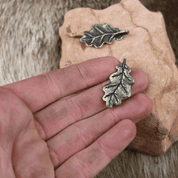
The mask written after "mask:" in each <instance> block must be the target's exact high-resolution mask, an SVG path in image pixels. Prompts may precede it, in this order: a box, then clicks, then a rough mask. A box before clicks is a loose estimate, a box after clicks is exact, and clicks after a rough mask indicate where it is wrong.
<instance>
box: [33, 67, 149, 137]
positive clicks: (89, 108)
mask: <svg viewBox="0 0 178 178" xmlns="http://www.w3.org/2000/svg"><path fill="white" fill-rule="evenodd" d="M131 75H132V77H133V78H134V79H135V83H134V85H132V96H133V95H135V94H137V93H139V92H142V91H144V90H145V88H146V87H147V84H148V80H147V77H146V75H145V74H144V72H142V71H141V70H138V69H132V72H131ZM108 82H109V81H106V82H104V83H102V84H98V85H96V86H94V87H92V88H90V89H87V90H85V91H83V92H81V93H77V94H75V95H73V96H71V97H69V98H65V99H62V100H59V101H57V102H55V103H53V104H51V105H49V106H48V107H46V108H45V109H43V110H41V111H39V112H37V113H35V115H34V116H35V118H36V120H35V124H36V127H37V129H38V131H39V133H40V135H41V137H42V138H43V139H49V138H50V137H52V136H53V135H55V134H57V133H58V132H60V131H61V130H63V129H64V128H66V127H67V126H68V125H70V124H72V123H74V122H76V121H79V120H81V119H84V118H87V117H90V116H92V115H94V114H96V113H98V112H99V111H101V110H103V109H104V108H105V107H106V102H104V101H103V100H102V97H103V95H104V92H103V90H102V88H103V86H104V85H105V84H106V83H108Z"/></svg>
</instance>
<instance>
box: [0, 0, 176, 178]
mask: <svg viewBox="0 0 178 178" xmlns="http://www.w3.org/2000/svg"><path fill="white" fill-rule="evenodd" d="M118 2H119V0H28V1H23V0H21V1H19V0H10V1H9V0H1V1H0V35H1V36H0V86H2V85H5V84H8V83H12V82H16V81H19V80H22V79H25V78H29V77H32V76H36V75H39V74H41V73H44V72H47V71H49V70H55V69H57V68H58V64H59V60H60V56H61V49H60V46H61V40H60V38H59V35H58V29H59V27H60V26H61V25H62V24H63V21H64V14H65V13H66V12H67V11H69V10H71V9H73V8H77V7H90V8H93V9H104V8H106V7H108V6H110V5H112V4H115V3H118ZM141 2H142V3H143V4H144V5H145V6H146V7H147V8H148V9H149V10H152V11H161V12H162V13H163V15H164V18H165V22H166V28H167V32H168V36H169V39H170V42H171V44H172V48H173V50H174V53H175V56H176V59H178V48H177V46H178V31H177V29H178V10H177V7H178V1H177V0H141ZM118 18H119V17H118ZM177 64H178V62H177ZM177 150H178V143H175V144H174V145H173V146H172V147H171V148H170V149H169V150H168V151H167V152H166V153H165V154H164V155H161V156H150V155H146V154H144V153H139V152H137V151H134V150H129V149H126V150H124V151H123V152H122V153H121V154H120V155H118V156H117V157H116V158H115V159H114V160H113V161H112V162H111V163H110V164H109V165H108V166H107V167H106V168H105V169H104V170H103V171H101V172H100V174H99V175H97V176H96V177H97V178H177V177H178V170H177V168H178V161H177V159H178V158H177V157H178V152H177Z"/></svg>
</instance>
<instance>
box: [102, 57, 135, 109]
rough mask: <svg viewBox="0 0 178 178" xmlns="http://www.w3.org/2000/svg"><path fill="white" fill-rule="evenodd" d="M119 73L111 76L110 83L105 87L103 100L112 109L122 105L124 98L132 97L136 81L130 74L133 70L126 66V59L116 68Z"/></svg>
mask: <svg viewBox="0 0 178 178" xmlns="http://www.w3.org/2000/svg"><path fill="white" fill-rule="evenodd" d="M116 69H117V70H118V71H117V72H115V73H113V74H111V75H110V77H109V79H110V81H111V82H110V83H109V84H107V85H105V86H104V87H103V91H104V92H105V95H104V96H103V100H104V101H106V106H107V107H108V108H112V106H113V105H120V104H121V103H122V98H128V97H130V96H131V86H132V85H133V84H134V83H135V81H134V79H133V78H132V77H131V75H130V74H129V73H130V72H131V69H130V68H129V67H128V66H127V65H126V59H124V61H123V63H121V64H120V65H118V66H116Z"/></svg>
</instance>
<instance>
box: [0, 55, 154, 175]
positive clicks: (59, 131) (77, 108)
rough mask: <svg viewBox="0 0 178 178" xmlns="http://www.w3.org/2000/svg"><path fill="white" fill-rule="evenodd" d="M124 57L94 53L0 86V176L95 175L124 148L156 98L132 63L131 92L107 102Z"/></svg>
mask: <svg viewBox="0 0 178 178" xmlns="http://www.w3.org/2000/svg"><path fill="white" fill-rule="evenodd" d="M119 63H120V62H119V61H118V60H116V59H115V58H113V57H103V58H97V59H92V60H88V61H86V62H83V63H81V64H78V65H73V66H70V67H67V68H64V69H59V70H56V71H50V72H47V73H44V74H42V75H39V76H36V77H32V78H30V79H26V80H22V81H19V82H16V83H13V84H9V85H6V86H3V87H0V177H3V178H5V177H6V178H12V177H14V178H54V177H55V178H71V177H72V178H84V177H85V178H93V177H94V176H95V175H97V174H98V173H99V172H100V171H101V170H102V169H103V168H104V167H105V166H106V165H107V164H109V162H110V161H111V160H112V159H113V158H114V157H116V156H117V155H118V154H119V153H120V152H122V150H124V149H125V148H126V147H127V145H128V144H129V143H130V142H131V141H132V140H133V138H134V137H135V135H136V126H135V123H137V122H138V121H140V120H141V119H143V118H145V117H146V116H148V115H149V114H150V112H151V111H152V102H151V100H150V99H149V98H148V97H147V96H146V95H144V94H141V93H140V92H142V91H144V90H145V88H146V87H147V77H146V75H145V74H144V73H143V72H142V71H140V70H138V69H132V72H131V73H130V74H131V75H132V77H133V78H134V80H135V84H134V85H133V86H132V97H131V98H129V99H127V100H125V101H123V102H122V104H121V105H120V106H114V107H113V108H112V109H110V108H106V103H105V102H104V101H103V100H102V96H103V95H104V92H103V91H102V88H103V86H104V85H105V84H107V83H109V80H108V78H109V75H110V74H111V73H113V72H115V67H116V65H119ZM106 80H107V81H106ZM89 87H90V88H89ZM84 89H86V90H84Z"/></svg>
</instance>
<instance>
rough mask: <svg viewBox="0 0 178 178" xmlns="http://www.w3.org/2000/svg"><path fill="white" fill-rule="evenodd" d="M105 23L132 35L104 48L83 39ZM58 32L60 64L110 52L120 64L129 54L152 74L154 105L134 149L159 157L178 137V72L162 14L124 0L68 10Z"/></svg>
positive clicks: (134, 63) (140, 126) (132, 61)
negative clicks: (96, 26) (101, 7)
mask: <svg viewBox="0 0 178 178" xmlns="http://www.w3.org/2000/svg"><path fill="white" fill-rule="evenodd" d="M104 23H109V24H110V25H111V26H112V27H113V28H119V29H120V30H126V29H127V30H129V31H130V33H129V35H126V36H124V38H123V39H122V40H121V41H116V40H115V41H113V42H112V44H111V45H107V44H105V45H103V47H102V48H99V49H98V48H94V47H88V46H86V45H85V44H83V43H80V37H81V36H82V35H83V32H84V31H90V30H91V27H92V25H94V24H104ZM59 34H60V37H61V39H62V58H61V61H60V67H61V68H63V67H67V66H69V65H72V64H76V63H80V62H82V61H85V60H88V59H91V58H96V57H102V56H108V55H111V56H114V57H116V58H117V59H119V60H120V61H121V62H122V61H123V58H126V59H127V64H128V66H129V67H131V68H132V67H134V68H139V69H141V70H142V71H144V72H145V73H146V75H147V76H148V80H149V85H148V88H147V90H146V91H145V94H146V95H148V96H149V97H150V98H151V99H152V101H153V103H154V108H153V112H152V114H151V115H150V116H149V117H147V118H145V119H144V120H142V121H141V122H139V123H138V124H137V136H136V138H135V139H134V140H133V142H132V143H131V144H130V145H129V147H130V148H134V149H138V150H139V151H143V152H146V153H148V154H152V155H160V154H163V153H164V152H166V151H167V149H168V148H169V147H170V146H171V145H172V143H174V142H175V141H177V140H178V127H177V125H178V121H177V119H178V112H177V111H178V108H177V106H178V70H177V67H176V65H175V56H174V53H173V51H172V48H171V45H170V42H169V39H168V37H167V33H166V29H165V23H164V19H163V16H162V14H161V13H159V12H151V11H148V10H147V9H146V8H145V7H144V6H143V5H142V4H141V3H140V2H139V1H138V0H134V1H133V0H122V1H121V2H120V3H118V4H115V5H113V6H110V7H109V8H107V9H104V10H93V9H90V8H78V9H74V10H71V11H69V12H67V13H66V15H65V17H64V23H63V26H62V27H60V29H59Z"/></svg>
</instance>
